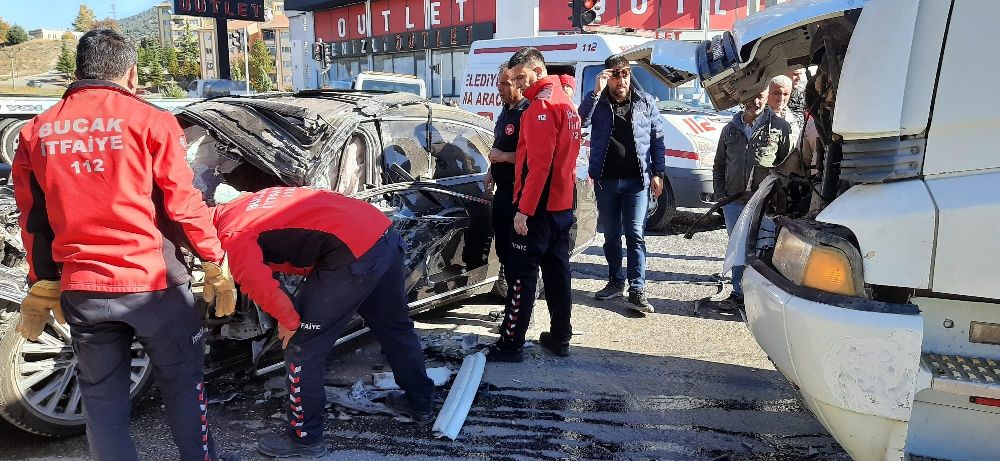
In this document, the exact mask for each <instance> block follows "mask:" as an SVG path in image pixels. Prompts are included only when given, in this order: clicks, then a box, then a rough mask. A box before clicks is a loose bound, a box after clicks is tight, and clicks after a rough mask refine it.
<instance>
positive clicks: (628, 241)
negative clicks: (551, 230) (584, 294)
mask: <svg viewBox="0 0 1000 461" xmlns="http://www.w3.org/2000/svg"><path fill="white" fill-rule="evenodd" d="M595 193H596V195H597V211H598V224H599V226H600V230H601V232H604V257H605V258H606V259H607V260H608V280H610V281H613V282H620V283H624V282H625V276H626V275H628V281H629V289H630V290H642V289H643V288H645V286H646V240H645V236H644V234H645V227H646V210H647V208H649V191H648V190H647V189H646V187H645V186H644V185H643V183H642V178H629V179H601V180H599V181H598V182H597V189H596V190H595ZM623 233H624V234H625V248H626V252H627V259H628V262H627V265H628V271H627V274H626V271H625V270H623V269H622V244H621V240H622V234H623Z"/></svg>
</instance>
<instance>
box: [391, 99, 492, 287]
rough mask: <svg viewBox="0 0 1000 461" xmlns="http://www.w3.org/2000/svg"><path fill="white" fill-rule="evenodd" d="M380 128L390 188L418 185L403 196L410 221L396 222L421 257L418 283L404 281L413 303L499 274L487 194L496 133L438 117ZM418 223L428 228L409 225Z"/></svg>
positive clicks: (399, 121)
mask: <svg viewBox="0 0 1000 461" xmlns="http://www.w3.org/2000/svg"><path fill="white" fill-rule="evenodd" d="M380 126H381V132H382V135H383V142H384V143H385V144H384V147H383V170H384V174H383V176H384V178H385V181H386V183H387V184H389V183H403V184H407V183H411V184H412V183H413V182H414V181H416V185H415V186H414V189H413V190H415V191H417V192H413V191H408V192H407V193H408V194H410V195H408V196H406V197H401V198H400V200H402V201H404V202H406V203H405V206H407V207H409V208H410V212H411V214H412V217H408V216H405V215H403V216H401V218H400V222H397V223H396V224H397V228H403V229H405V232H404V234H405V233H410V234H411V235H404V239H407V240H408V242H409V241H412V242H413V243H410V247H411V248H410V250H411V252H416V253H418V254H419V257H416V256H415V257H414V261H412V264H413V265H414V268H413V270H412V271H411V277H413V278H414V280H408V281H407V282H408V288H409V289H410V295H411V300H413V299H417V300H420V299H429V298H433V297H439V296H444V295H446V294H448V293H452V292H455V291H458V290H463V289H467V288H470V287H475V286H477V285H479V284H481V283H484V281H485V280H487V279H488V278H489V277H490V274H495V272H496V268H495V267H493V268H492V270H491V266H495V265H496V262H495V257H493V258H491V248H492V242H493V227H492V217H491V213H490V207H489V202H488V201H487V200H484V199H483V188H482V178H483V176H484V175H485V173H486V169H487V168H488V163H487V161H486V158H485V153H486V152H487V151H488V149H489V146H490V145H491V144H492V139H491V137H492V134H490V133H488V132H486V131H485V130H483V129H481V128H480V127H475V126H471V125H468V124H462V123H458V122H452V121H447V120H442V119H441V118H438V119H437V120H435V121H433V122H432V123H431V124H430V125H428V121H427V119H425V118H397V119H383V120H382V121H381V122H380ZM487 135H488V136H490V138H487V137H486V136H487ZM420 184H427V185H429V186H437V188H435V187H423V188H422V186H420ZM416 220H422V221H423V222H422V223H416V222H411V221H416ZM491 260H492V264H491ZM411 284H412V287H411V286H410V285H411Z"/></svg>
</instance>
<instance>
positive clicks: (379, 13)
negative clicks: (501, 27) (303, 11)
mask: <svg viewBox="0 0 1000 461" xmlns="http://www.w3.org/2000/svg"><path fill="white" fill-rule="evenodd" d="M563 6H565V5H563ZM567 8H568V7H567ZM495 21H496V0H485V1H484V0H431V1H430V2H429V3H428V5H427V8H424V0H372V2H371V18H368V17H367V15H366V13H365V6H364V5H363V4H361V5H352V6H345V7H340V8H333V9H329V10H324V11H318V12H316V13H315V14H314V15H313V22H314V23H315V26H316V38H322V39H323V41H324V42H339V41H343V40H353V39H359V38H365V37H378V36H383V35H390V34H401V33H405V32H414V31H421V30H428V29H445V28H449V27H456V26H463V25H471V24H474V23H484V22H495ZM369 29H370V30H369Z"/></svg>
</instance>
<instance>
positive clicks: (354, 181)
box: [329, 134, 368, 195]
mask: <svg viewBox="0 0 1000 461" xmlns="http://www.w3.org/2000/svg"><path fill="white" fill-rule="evenodd" d="M367 162H368V145H367V144H366V143H365V140H364V137H363V136H361V135H360V134H355V135H354V136H352V137H351V140H350V141H349V142H348V143H347V145H346V146H344V149H343V151H342V152H341V155H340V157H339V159H338V161H334V162H333V163H331V164H330V170H329V178H330V184H329V187H330V190H332V191H334V192H339V193H341V194H344V195H351V194H353V193H355V192H358V191H360V190H361V189H362V188H364V185H365V183H366V182H367V179H368V177H367V176H368V175H367V174H366V173H367V171H368V165H367Z"/></svg>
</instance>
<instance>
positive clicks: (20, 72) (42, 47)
mask: <svg viewBox="0 0 1000 461" xmlns="http://www.w3.org/2000/svg"><path fill="white" fill-rule="evenodd" d="M61 44H62V42H61V41H59V40H28V41H27V42H24V43H21V44H19V45H14V46H8V47H4V48H3V51H0V79H2V80H8V81H9V80H10V58H9V57H8V56H7V52H8V51H11V50H13V51H14V52H15V53H16V54H15V68H16V70H15V71H16V72H17V76H18V77H23V76H27V75H37V74H42V73H45V72H48V71H49V70H51V69H52V68H53V67H55V65H56V60H57V59H59V49H60V46H61ZM68 45H69V46H70V47H71V48H72V49H75V48H76V41H72V42H70V43H69V44H68Z"/></svg>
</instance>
